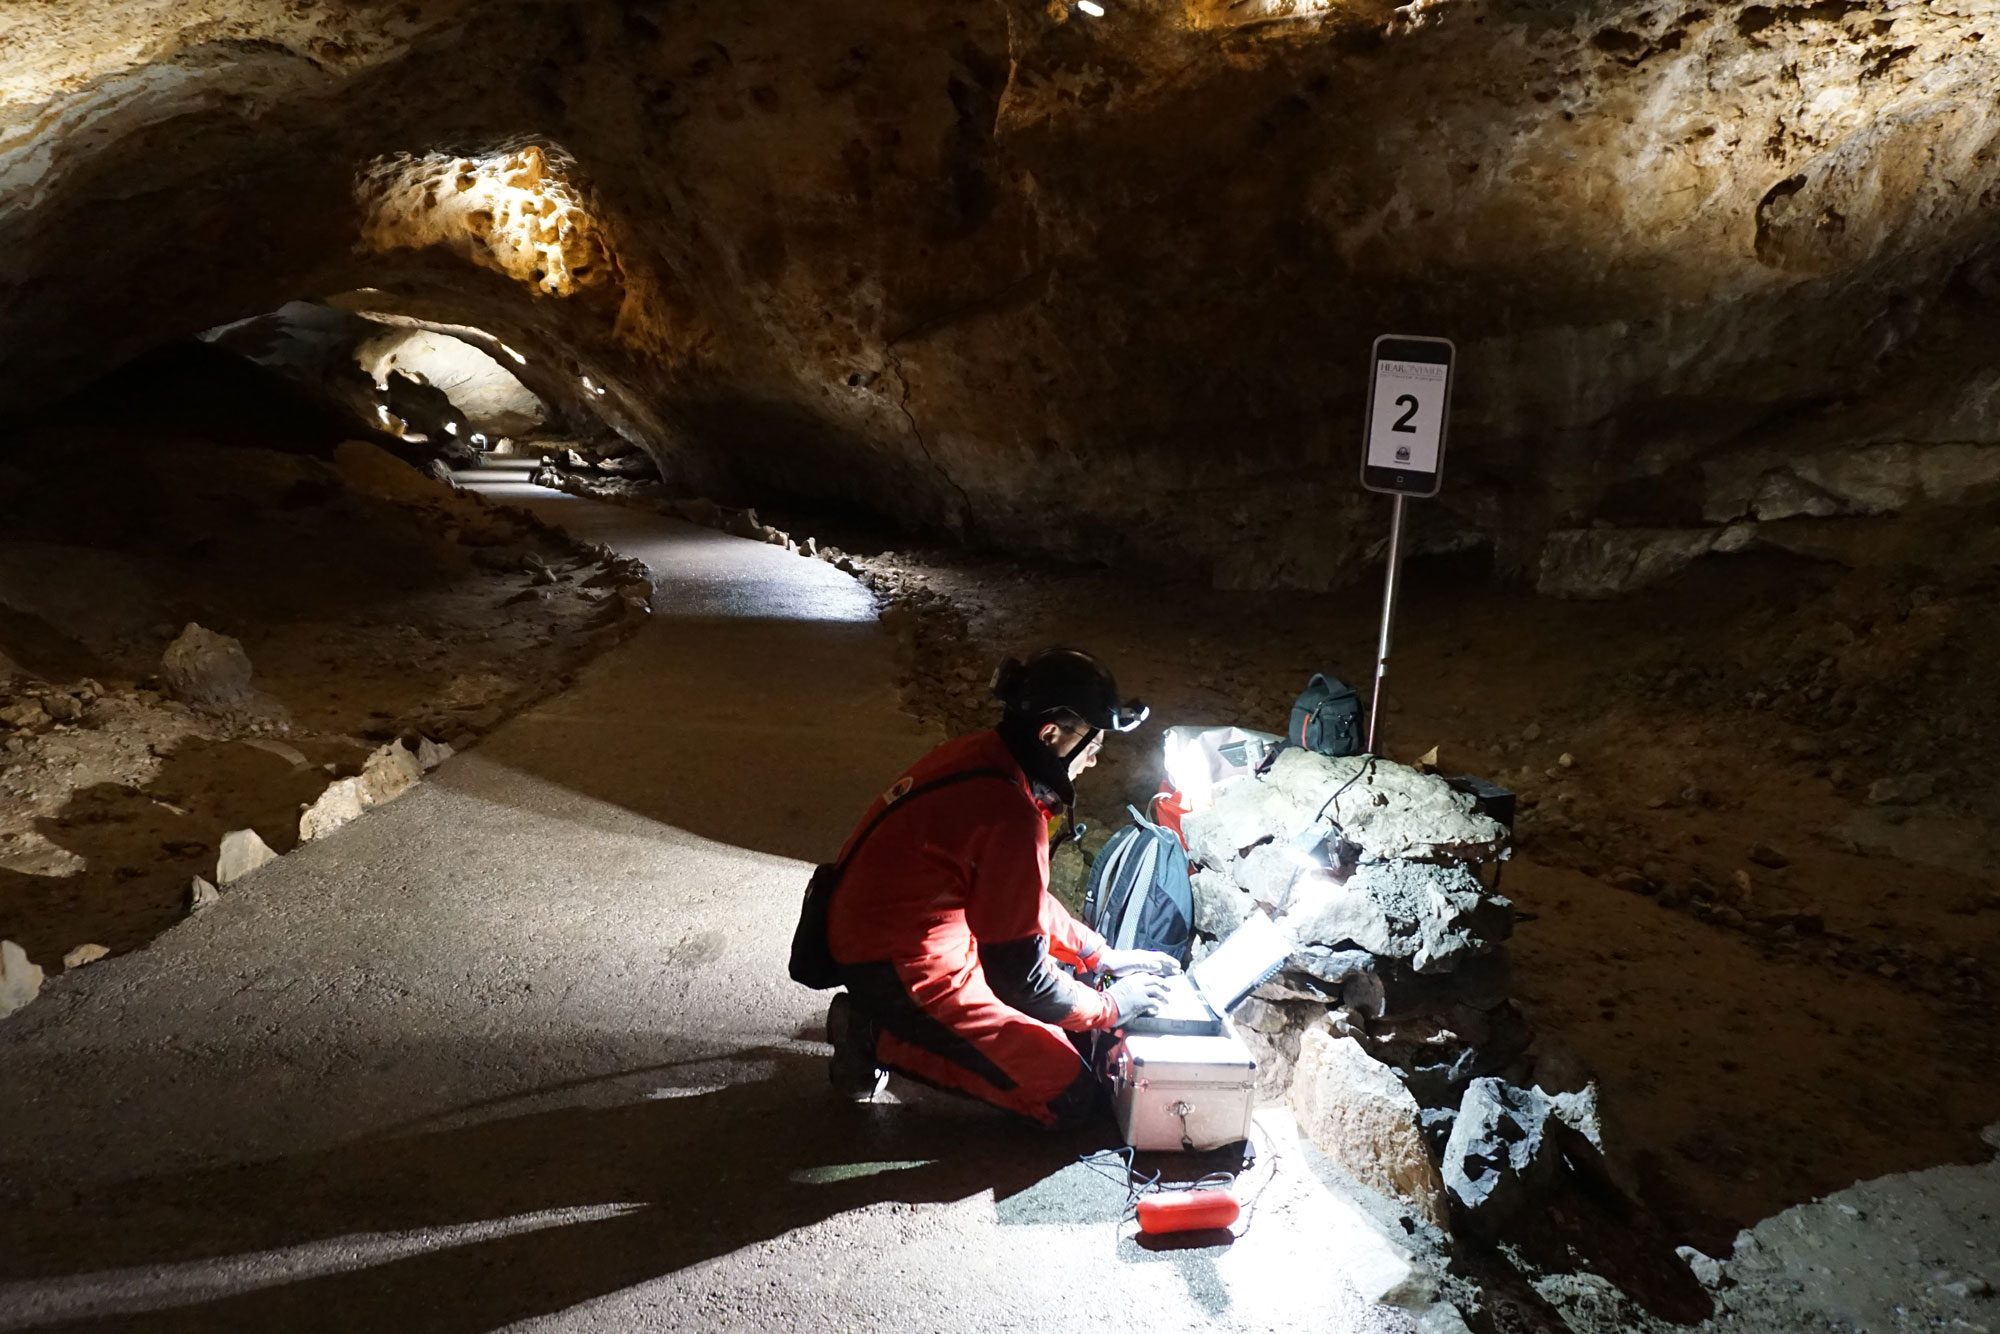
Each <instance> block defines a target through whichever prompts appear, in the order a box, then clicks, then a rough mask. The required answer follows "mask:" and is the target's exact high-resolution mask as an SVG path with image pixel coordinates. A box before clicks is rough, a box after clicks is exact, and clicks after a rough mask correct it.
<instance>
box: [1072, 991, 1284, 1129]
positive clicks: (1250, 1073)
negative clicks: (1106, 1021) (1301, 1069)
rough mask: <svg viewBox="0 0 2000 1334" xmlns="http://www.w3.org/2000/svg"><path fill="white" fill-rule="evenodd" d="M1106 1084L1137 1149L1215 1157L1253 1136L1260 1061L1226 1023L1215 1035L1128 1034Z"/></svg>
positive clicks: (1114, 1052) (1110, 1060) (1115, 1051)
mask: <svg viewBox="0 0 2000 1334" xmlns="http://www.w3.org/2000/svg"><path fill="white" fill-rule="evenodd" d="M1104 1079H1105V1083H1106V1085H1107V1087H1108V1088H1109V1089H1110V1092H1111V1103H1112V1109H1113V1111H1114V1113H1115V1114H1116V1115H1117V1117H1118V1129H1119V1131H1120V1132H1121V1133H1122V1134H1123V1135H1124V1136H1125V1142H1126V1143H1127V1144H1130V1145H1131V1146H1132V1147H1133V1148H1135V1149H1142V1150H1155V1149H1164V1150H1181V1149H1195V1150H1205V1149H1216V1148H1220V1147H1222V1146H1223V1145H1225V1144H1234V1143H1235V1142H1236V1141H1237V1140H1240V1139H1244V1138H1247V1137H1248V1136H1249V1134H1250V1114H1251V1112H1253V1111H1254V1110H1256V1105H1257V1061H1256V1058H1255V1057H1253V1056H1251V1054H1250V1049H1249V1048H1248V1047H1246V1046H1244V1045H1243V1041H1242V1039H1241V1038H1239V1037H1237V1036H1236V1030H1235V1029H1234V1028H1233V1027H1232V1026H1230V1024H1229V1023H1228V1021H1227V1020H1225V1021H1224V1022H1223V1028H1222V1032H1221V1033H1219V1034H1214V1035H1198V1034H1189V1033H1131V1034H1127V1035H1125V1036H1123V1037H1121V1038H1120V1039H1119V1040H1118V1042H1117V1043H1116V1044H1115V1045H1114V1046H1113V1047H1112V1048H1111V1050H1110V1052H1109V1053H1108V1055H1107V1056H1106V1058H1105V1069H1104Z"/></svg>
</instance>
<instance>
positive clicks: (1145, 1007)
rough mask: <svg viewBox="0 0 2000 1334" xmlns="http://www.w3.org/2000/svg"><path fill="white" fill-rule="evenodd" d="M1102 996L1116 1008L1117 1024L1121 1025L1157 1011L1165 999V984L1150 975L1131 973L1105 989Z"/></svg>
mask: <svg viewBox="0 0 2000 1334" xmlns="http://www.w3.org/2000/svg"><path fill="white" fill-rule="evenodd" d="M1104 994H1105V995H1107V996H1109V997H1111V1003H1112V1004H1113V1005H1115V1006H1117V1007H1118V1019H1117V1022H1118V1023H1120V1024H1123V1023H1127V1022H1129V1021H1131V1020H1133V1019H1137V1018H1139V1017H1140V1016H1141V1015H1148V1014H1152V1013H1153V1012H1154V1011H1156V1010H1158V1009H1159V1008H1160V1002H1161V1001H1162V1000H1165V999H1166V995H1167V984H1166V983H1164V982H1162V981H1161V980H1160V979H1159V978H1157V977H1154V976H1153V975H1152V974H1151V973H1133V974H1132V975H1131V976H1130V977H1121V978H1119V979H1118V980H1117V981H1116V982H1113V983H1112V984H1111V985H1110V986H1108V987H1106V988H1105V989H1104Z"/></svg>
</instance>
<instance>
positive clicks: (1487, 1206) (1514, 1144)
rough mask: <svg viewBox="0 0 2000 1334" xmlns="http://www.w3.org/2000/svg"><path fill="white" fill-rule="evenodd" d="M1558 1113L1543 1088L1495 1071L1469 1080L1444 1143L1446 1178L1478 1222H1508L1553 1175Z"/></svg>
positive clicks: (1492, 1225) (1493, 1225) (1490, 1225)
mask: <svg viewBox="0 0 2000 1334" xmlns="http://www.w3.org/2000/svg"><path fill="white" fill-rule="evenodd" d="M1554 1115H1555V1105H1554V1104H1553V1103H1552V1102H1550V1100H1549V1099H1548V1097H1547V1096H1546V1095H1544V1094H1543V1093H1542V1091H1541V1090H1540V1089H1534V1088H1527V1089H1523V1088H1515V1087H1513V1086H1511V1085H1509V1084H1508V1083H1507V1082H1506V1081H1505V1080H1503V1079H1496V1078H1492V1077H1488V1078H1485V1079H1475V1080H1473V1081H1472V1083H1471V1084H1470V1085H1468V1086H1467V1088H1466V1090H1465V1099H1464V1101H1462V1102H1461V1103H1460V1104H1459V1108H1458V1119H1457V1120H1456V1121H1454V1122H1453V1123H1452V1127H1451V1139H1450V1140H1449V1141H1447V1142H1446V1144H1445V1150H1444V1183H1445V1186H1446V1187H1447V1188H1448V1189H1449V1190H1450V1191H1451V1193H1452V1194H1453V1195H1454V1196H1456V1197H1457V1199H1458V1202H1459V1203H1460V1204H1461V1205H1463V1206H1464V1208H1465V1210H1466V1212H1467V1213H1468V1214H1469V1215H1470V1216H1471V1217H1472V1218H1473V1219H1475V1220H1476V1221H1477V1223H1478V1224H1479V1226H1480V1227H1482V1228H1484V1229H1486V1230H1487V1231H1489V1232H1491V1231H1494V1230H1497V1229H1499V1228H1500V1227H1502V1226H1504V1225H1505V1224H1506V1222H1507V1221H1508V1220H1509V1219H1510V1218H1512V1217H1513V1216H1514V1215H1515V1214H1516V1213H1518V1212H1519V1211H1520V1210H1521V1208H1522V1207H1523V1206H1525V1205H1526V1204H1528V1203H1529V1202H1530V1201H1531V1200H1532V1199H1533V1198H1534V1196H1535V1195H1536V1193H1537V1192H1539V1191H1540V1190H1541V1189H1542V1188H1543V1187H1544V1186H1546V1185H1547V1184H1548V1182H1549V1181H1550V1179H1551V1178H1552V1177H1553V1176H1554V1175H1555V1172H1556V1170H1557V1168H1558V1167H1559V1165H1560V1163H1561V1153H1560V1150H1559V1149H1558V1148H1557V1145H1556V1139H1555V1136H1554V1135H1552V1134H1550V1133H1549V1121H1550V1120H1551V1118H1552V1117H1553V1116H1554Z"/></svg>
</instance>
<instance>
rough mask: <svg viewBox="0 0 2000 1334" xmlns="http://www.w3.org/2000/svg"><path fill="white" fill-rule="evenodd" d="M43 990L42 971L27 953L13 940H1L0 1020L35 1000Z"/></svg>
mask: <svg viewBox="0 0 2000 1334" xmlns="http://www.w3.org/2000/svg"><path fill="white" fill-rule="evenodd" d="M41 990H42V970H41V969H40V968H39V967H37V966H36V965H34V964H32V963H29V962H28V954H27V951H25V950H23V949H22V948H21V947H20V946H19V945H16V944H15V943H14V942H13V941H11V940H0V1019H5V1018H6V1017H7V1016H8V1015H10V1014H12V1013H14V1011H16V1010H18V1009H20V1008H21V1007H22V1006H23V1005H26V1004H27V1003H28V1002H29V1001H31V1000H33V999H34V998H35V997H36V996H37V995H38V994H40V992H41Z"/></svg>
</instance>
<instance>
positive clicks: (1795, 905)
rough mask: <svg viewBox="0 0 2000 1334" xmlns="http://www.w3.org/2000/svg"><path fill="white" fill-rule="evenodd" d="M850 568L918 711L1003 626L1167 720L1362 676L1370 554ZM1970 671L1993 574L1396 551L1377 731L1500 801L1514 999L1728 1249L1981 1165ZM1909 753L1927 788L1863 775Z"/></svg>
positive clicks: (1652, 1197)
mask: <svg viewBox="0 0 2000 1334" xmlns="http://www.w3.org/2000/svg"><path fill="white" fill-rule="evenodd" d="M812 531H813V530H812V529H811V528H810V527H805V526H800V527H799V532H798V534H797V535H798V536H800V537H803V536H804V535H805V534H806V533H809V532H812ZM835 535H836V536H842V535H841V534H839V533H838V532H836V534H835ZM822 540H824V539H823V538H822ZM844 540H846V541H848V542H849V543H850V544H851V545H855V546H858V545H859V543H860V542H861V541H863V540H865V539H863V538H860V537H857V536H856V535H854V534H847V535H845V536H844ZM864 565H865V567H866V569H867V571H868V572H869V575H870V577H871V578H872V579H873V580H874V581H875V582H876V584H877V586H878V588H880V589H882V590H884V591H885V592H887V593H888V594H890V595H891V596H892V597H898V598H900V600H901V602H902V604H903V605H904V607H905V608H906V613H905V617H906V618H905V620H904V623H903V633H904V635H905V637H906V640H907V641H908V643H909V648H910V654H909V657H910V659H911V666H910V669H909V670H908V672H907V673H906V677H905V694H906V698H907V699H908V700H909V703H910V706H911V708H912V709H913V711H915V712H916V713H918V714H919V716H922V717H924V718H926V719H929V720H932V721H934V722H936V723H937V724H938V725H940V726H941V727H943V728H945V729H946V730H950V731H956V730H959V729H962V728H965V727H970V726H975V725H982V724H983V723H984V722H985V721H986V720H987V718H988V716H989V711H990V701H989V700H988V699H987V698H986V692H985V689H984V681H985V673H986V672H987V671H988V670H990V665H991V663H992V662H993V661H995V660H996V659H997V657H998V656H999V655H1001V654H1002V653H1008V652H1012V653H1019V652H1022V651H1024V650H1028V649H1032V648H1034V647H1036V646H1039V645H1042V644H1049V643H1065V644H1073V645H1076V646H1078V647H1084V648H1088V649H1090V650H1092V651H1093V652H1096V653H1099V654H1101V655H1102V656H1104V657H1105V658H1106V659H1107V660H1108V661H1109V662H1110V663H1111V664H1112V665H1113V666H1114V667H1115V669H1116V670H1117V672H1118V674H1119V680H1120V685H1121V687H1123V688H1124V689H1125V690H1126V691H1127V693H1129V694H1136V695H1139V696H1141V697H1142V698H1144V699H1145V700H1146V701H1147V702H1148V703H1149V704H1151V705H1152V706H1153V717H1154V720H1155V722H1158V723H1162V724H1165V725H1176V724H1184V723H1198V724H1206V725H1219V724H1234V725H1237V726H1242V727H1250V728H1259V729H1263V730H1267V731H1283V730H1284V728H1285V725H1286V719H1287V714H1288V710H1289V707H1290V703H1291V700H1292V698H1293V696H1294V695H1295V694H1296V693H1297V692H1298V691H1299V690H1301V689H1302V688H1303V686H1304V683H1305V681H1306V679H1307V677H1308V676H1309V675H1310V674H1311V673H1312V672H1314V671H1319V670H1332V671H1335V672H1337V673H1339V674H1340V675H1341V676H1342V677H1343V678H1344V679H1346V680H1348V681H1350V682H1353V683H1357V684H1358V685H1360V687H1361V689H1362V694H1363V698H1364V700H1365V698H1366V694H1367V681H1368V679H1369V676H1370V674H1371V672H1372V666H1373V661H1374V650H1375V636H1376V630H1377V624H1378V622H1377V617H1378V615H1379V608H1380V596H1381V590H1380V584H1379V582H1377V581H1379V575H1377V576H1376V580H1377V581H1370V582H1364V583H1363V584H1361V585H1359V586H1357V587H1355V588H1353V589H1350V590H1347V591H1344V592H1334V593H1321V594H1308V593H1246V592H1219V591H1216V590H1212V589H1209V588H1205V587H1202V586H1199V585H1192V584H1186V583H1177V582H1172V581H1156V580H1141V579H1134V578H1131V577H1128V576H1121V575H1119V574H1116V573H1113V572H1108V571H1101V570H1095V571H1094V570H1088V569H1077V568H1074V567H1050V566H1034V565H1025V564H1020V563H1016V562H1009V561H998V560H981V559H974V558H967V557H963V556H957V555H952V554H948V553H927V554H917V555H913V554H908V553H896V552H887V553H882V554H878V555H875V556H872V557H869V558H867V559H866V560H865V561H864ZM1995 680H2000V597H1996V594H1995V590H1994V588H1993V587H1992V585H1991V583H1990V581H1986V582H1974V583H1971V584H1968V585H1964V586H1954V585H1951V584H1948V583H1935V582H1931V581H1930V580H1928V579H1927V578H1926V577H1925V576H1923V575H1922V574H1920V573H1914V572H1911V571H1908V570H1879V569H1875V570H1871V569H1866V568H1863V569H1845V568H1842V567H1840V566H1836V565H1832V564H1822V563H1814V562H1807V561H1802V560H1796V559H1793V558H1789V557H1784V558H1773V557H1763V556H1742V557H1722V556H1717V557H1710V558H1708V559H1706V560H1704V561H1703V562H1701V563H1699V564H1698V565H1697V566H1696V567H1694V568H1693V569H1692V570H1690V571H1689V572H1688V573H1687V574H1686V575H1685V576H1684V577H1683V578H1682V579H1681V580H1679V581H1678V582H1677V583H1675V584H1673V585H1671V586H1668V587H1662V588H1657V589H1653V590H1649V591H1647V592H1644V593H1641V594H1637V595H1633V596H1630V597H1627V598H1625V599H1621V600H1619V601H1615V602H1609V603H1575V602H1559V601H1555V600H1552V599H1548V598H1543V597H1537V596H1535V595H1533V594H1531V593H1529V592H1526V591H1525V590H1520V589H1517V588H1513V589H1510V588H1508V587H1506V586H1504V585H1501V584H1498V583H1496V582H1495V581H1494V580H1492V579H1491V577H1490V575H1489V574H1488V572H1486V571H1484V570H1481V569H1478V568H1476V567H1475V566H1473V565H1471V564H1468V563H1459V562H1455V561H1450V560H1434V561H1427V562H1426V561H1419V562H1414V563H1413V564H1412V566H1411V567H1410V571H1409V579H1408V580H1407V583H1406V591H1405V594H1404V598H1403V601H1402V603H1401V606H1400V608H1399V612H1398V623H1397V629H1396V641H1395V647H1394V651H1393V654H1392V658H1391V663H1390V674H1389V688H1388V695H1387V712H1386V713H1385V714H1384V717H1383V728H1384V743H1383V748H1384V751H1385V753H1386V754H1388V755H1390V756H1391V757H1393V758H1397V759H1401V760H1404V761H1408V762H1414V761H1416V760H1417V759H1418V758H1419V757H1420V756H1422V755H1423V754H1424V753H1425V752H1427V751H1429V750H1430V749H1431V748H1432V747H1434V746H1435V747H1437V748H1438V760H1437V763H1438V765H1439V767H1440V768H1441V769H1442V771H1443V772H1445V773H1474V774H1482V775H1485V776H1488V777H1491V778H1493V779H1495V780H1497V781H1499V782H1501V783H1502V784H1503V785H1505V786H1507V787H1509V788H1512V789H1514V790H1516V791H1518V792H1519V793H1520V794H1521V798H1522V805H1523V815H1522V818H1521V821H1520V825H1519V828H1518V830H1517V846H1516V857H1515V860H1514V861H1513V862H1512V863H1510V864H1509V866H1508V867H1507V868H1506V871H1505V874H1504V877H1503V881H1502V889H1503V891H1504V892H1506V893H1507V894H1508V895H1510V896H1511V897H1512V899H1513V900H1514V902H1515V904H1516V907H1517V908H1518V909H1519V910H1520V920H1519V924H1518V926H1517V929H1516V933H1515V936H1514V938H1513V941H1512V943H1511V945H1510V952H1511V954H1512V958H1513V979H1514V980H1513V992H1514V995H1515V997H1516V999H1517V1001H1518V1003H1520V1004H1521V1005H1522V1006H1523V1008H1524V1009H1525V1010H1527V1011H1528V1013H1529V1015H1530V1017H1531V1018H1532V1019H1534V1020H1535V1021H1536V1023H1537V1025H1538V1027H1540V1028H1542V1029H1544V1030H1546V1029H1554V1030H1555V1031H1556V1032H1558V1033H1559V1034H1560V1035H1561V1036H1562V1038H1563V1039H1565V1040H1566V1041H1567V1043H1568V1044H1569V1045H1570V1046H1571V1047H1573V1048H1574V1049H1575V1050H1576V1051H1577V1052H1578V1053H1579V1054H1580V1056H1581V1057H1582V1059H1583V1063H1584V1065H1585V1067H1586V1068H1587V1069H1589V1070H1590V1071H1591V1072H1592V1073H1593V1074H1595V1075H1596V1076H1597V1077H1598V1078H1599V1079H1600V1081H1601V1086H1602V1089H1603V1092H1604V1096H1605V1102H1606V1110H1607V1117H1608V1118H1609V1119H1610V1121H1611V1123H1612V1126H1613V1129H1612V1130H1611V1132H1610V1133H1611V1135H1612V1137H1613V1144H1614V1152H1616V1151H1620V1150H1622V1152H1623V1153H1624V1154H1626V1155H1627V1162H1628V1165H1629V1167H1630V1168H1631V1170H1632V1173H1633V1176H1634V1177H1635V1178H1636V1180H1637V1182H1638V1184H1639V1187H1640V1194H1641V1197H1642V1198H1643V1199H1644V1200H1645V1201H1646V1202H1647V1204H1648V1205H1649V1206H1650V1207H1651V1208H1652V1210H1653V1211H1654V1213H1655V1214H1656V1215H1657V1216H1658V1217H1659V1218H1660V1219H1661V1220H1662V1221H1663V1222H1664V1223H1665V1224H1666V1225H1667V1227H1668V1228H1669V1230H1670V1231H1672V1232H1673V1233H1675V1234H1676V1235H1677V1236H1678V1237H1679V1238H1681V1239H1682V1240H1685V1241H1687V1242H1690V1243H1693V1244H1695V1245H1697V1246H1699V1247H1701V1248H1702V1249H1704V1250H1706V1251H1707V1252H1709V1253H1710V1254H1718V1255H1719V1254H1726V1253H1727V1251H1728V1248H1729V1245H1730V1242H1731V1239H1732V1238H1733V1236H1734V1234H1735V1232H1736V1230H1737V1229H1738V1228H1741V1227H1747V1226H1749V1225H1750V1224H1752V1223H1754V1222H1756V1221H1757V1220H1759V1219H1763V1218H1766V1217H1769V1216H1772V1215H1774V1214H1776V1213H1778V1212H1779V1211H1780V1210H1783V1209H1785V1208H1787V1207H1788V1206H1791V1205H1795V1204H1798V1203H1800V1202H1802V1201H1807V1200H1811V1199H1814V1198H1817V1197H1821V1196H1824V1195H1826V1194H1827V1193H1829V1192H1831V1191H1835V1190H1838V1189H1841V1188H1843V1187H1846V1186H1848V1185H1850V1184H1851V1183H1853V1182H1855V1181H1857V1180H1866V1179H1869V1178H1873V1177H1877V1176H1881V1175H1883V1174H1886V1173H1893V1172H1907V1171H1913V1170H1917V1169H1922V1168H1927V1167H1931V1166H1934V1165H1937V1164H1944V1163H1965V1164H1974V1163H1984V1162H1986V1161H1987V1160H1988V1159H1989V1158H1990V1156H1991V1149H1990V1148H1989V1147H1988V1146H1987V1145H1986V1144H1985V1143H1983V1142H1982V1141H1981V1138H1980V1135H1981V1129H1982V1127H1984V1126H1987V1125H1989V1124H1991V1123H1993V1122H1995V1121H1996V1120H1997V1119H2000V1080H1996V1079H1995V1077H1994V1073H1993V1072H1994V1071H1995V1070H1996V1069H2000V1011H1996V1007H1995V1005H1994V1004H1993V996H1994V991H1995V987H1996V984H2000V834H1996V830H2000V790H1996V787H1995V785H1994V783H1993V781H1992V771H1991V761H1992V755H1993V754H1994V748H1995V746H1996V744H2000V697H1996V695H1995V694H1994V692H1993V689H1992V682H1993V681H1995ZM1151 732H1152V729H1151V727H1150V726H1149V727H1148V729H1147V734H1151ZM1157 749H1158V748H1157V746H1153V745H1144V746H1137V747H1126V748H1121V746H1120V744H1119V739H1118V738H1112V739H1111V741H1110V743H1109V744H1107V746H1106V747H1105V750H1104V754H1103V761H1102V767H1101V768H1100V769H1099V770H1097V771H1095V772H1093V773H1090V774H1087V775H1086V776H1085V777H1084V779H1083V780H1082V782H1080V783H1079V785H1078V795H1079V803H1080V807H1081V810H1082V814H1083V815H1084V817H1085V818H1086V819H1087V820H1088V821H1089V822H1091V823H1093V824H1096V825H1097V826H1099V828H1100V830H1108V829H1111V828H1115V827H1116V826H1117V825H1118V824H1121V823H1123V822H1124V820H1125V813H1124V807H1125V804H1126V803H1128V802H1130V803H1135V804H1137V805H1139V806H1140V807H1141V809H1143V808H1144V803H1145V801H1146V800H1147V798H1148V797H1149V796H1150V795H1151V794H1152V793H1153V792H1154V791H1156V790H1157V788H1158V785H1159V782H1160V778H1161V769H1160V765H1159V761H1158V755H1157ZM1910 775H1922V776H1923V777H1924V778H1927V779H1929V780H1930V782H1931V783H1932V784H1933V785H1934V787H1935V791H1934V793H1932V794H1931V795H1928V796H1925V797H1923V798H1921V799H1919V800H1916V801H1914V802H1910V803H1905V802H1902V801H1897V802H1893V803H1883V802H1880V801H1876V800H1871V797H1870V792H1871V789H1873V788H1874V787H1875V784H1876V783H1877V782H1879V781H1880V780H1883V779H1892V780H1902V779H1905V778H1907V777H1908V776H1910ZM1922 781H1923V780H1922V779H1919V782H1922ZM1920 790H1921V789H1920ZM1876 795H1877V796H1880V795H1882V794H1881V793H1880V792H1879V791H1878V792H1876Z"/></svg>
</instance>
